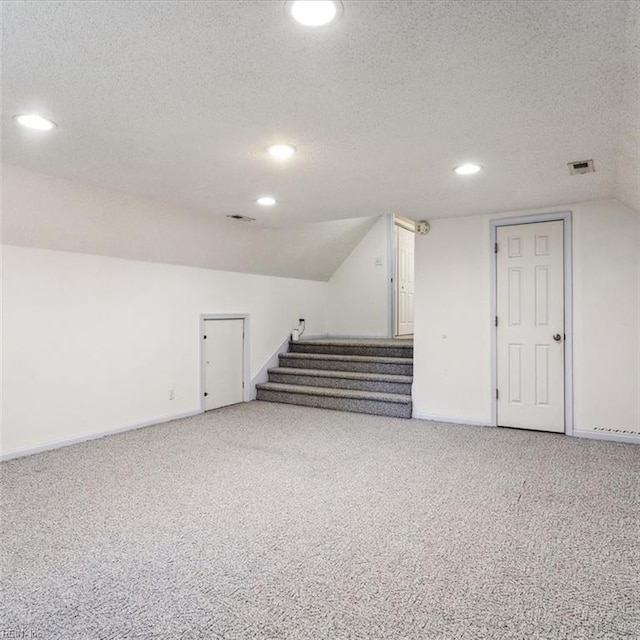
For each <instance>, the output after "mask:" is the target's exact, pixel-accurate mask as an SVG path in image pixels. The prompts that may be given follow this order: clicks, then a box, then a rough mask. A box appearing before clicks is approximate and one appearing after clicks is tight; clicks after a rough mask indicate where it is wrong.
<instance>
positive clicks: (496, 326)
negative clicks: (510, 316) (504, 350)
mask: <svg viewBox="0 0 640 640" xmlns="http://www.w3.org/2000/svg"><path fill="white" fill-rule="evenodd" d="M497 326H498V316H496V327H497Z"/></svg>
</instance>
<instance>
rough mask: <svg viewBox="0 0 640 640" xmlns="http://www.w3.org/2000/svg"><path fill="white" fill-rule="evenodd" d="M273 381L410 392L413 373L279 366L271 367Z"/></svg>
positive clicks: (334, 387) (270, 375)
mask: <svg viewBox="0 0 640 640" xmlns="http://www.w3.org/2000/svg"><path fill="white" fill-rule="evenodd" d="M269 381H270V382H277V383H280V384H293V385H299V386H309V387H311V386H318V387H329V388H333V389H354V390H361V391H377V392H381V393H399V394H404V395H410V394H411V383H412V382H413V378H412V377H411V376H402V375H393V374H380V373H361V372H356V371H332V370H325V369H296V368H290V367H277V368H274V369H269Z"/></svg>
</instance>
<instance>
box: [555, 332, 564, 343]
mask: <svg viewBox="0 0 640 640" xmlns="http://www.w3.org/2000/svg"><path fill="white" fill-rule="evenodd" d="M553 339H554V340H555V341H556V342H560V340H562V336H561V335H560V334H559V333H554V334H553Z"/></svg>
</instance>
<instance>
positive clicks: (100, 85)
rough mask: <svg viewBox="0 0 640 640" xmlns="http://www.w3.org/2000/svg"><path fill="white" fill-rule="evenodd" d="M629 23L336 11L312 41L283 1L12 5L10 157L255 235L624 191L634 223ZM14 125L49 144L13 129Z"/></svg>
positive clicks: (599, 16) (592, 5)
mask: <svg viewBox="0 0 640 640" xmlns="http://www.w3.org/2000/svg"><path fill="white" fill-rule="evenodd" d="M636 9H637V3H635V2H615V1H599V2H593V1H591V0H589V1H586V2H584V1H580V0H571V1H569V2H561V1H556V2H533V1H531V2H521V1H517V2H510V1H507V0H500V1H498V2H491V1H489V2H476V1H473V2H465V1H459V2H428V1H420V2H410V1H402V2H398V1H393V2H391V1H387V2H367V1H358V2H355V1H348V0H347V1H345V2H344V14H343V16H342V19H341V20H340V21H339V22H337V23H336V24H334V25H331V26H329V27H326V28H323V29H319V30H313V29H308V28H304V27H301V26H299V25H297V24H294V23H292V22H291V21H290V20H289V19H288V18H287V16H286V15H285V12H284V2H282V1H274V2H268V1H258V2H250V1H244V2H236V1H232V2H223V1H217V2H188V1H187V2H116V1H108V2H73V1H65V2H4V3H3V57H4V60H3V73H2V76H3V77H2V79H3V102H4V105H3V129H4V133H3V147H4V148H3V156H4V160H5V161H6V162H8V163H10V164H14V165H19V166H21V167H24V168H27V169H31V170H35V171H39V172H44V173H50V174H55V175H59V176H64V177H72V178H74V177H75V178H81V179H83V180H88V181H91V182H93V183H96V184H98V185H101V186H104V187H108V188H112V189H115V190H120V191H125V192H131V193H134V194H138V195H147V196H151V197H153V198H155V199H157V200H161V201H163V202H166V203H170V204H174V205H178V206H180V207H182V208H185V209H190V210H192V211H194V212H197V213H198V214H205V215H210V216H223V215H226V214H244V215H250V216H253V217H257V218H258V220H259V222H258V224H257V225H256V226H259V225H267V226H289V225H292V224H300V223H306V222H314V221H322V220H331V219H340V218H354V217H359V216H371V215H378V214H383V213H389V212H397V213H400V214H403V215H406V216H409V217H413V218H421V217H445V216H450V215H463V214H473V213H487V212H496V211H506V210H517V209H525V208H533V207H540V206H546V205H552V204H562V203H569V202H577V201H585V200H595V199H606V198H611V197H615V196H616V171H617V172H618V173H620V172H622V173H625V172H626V173H625V176H626V177H625V178H624V179H623V180H618V183H620V184H622V185H623V188H624V189H625V197H624V198H623V199H625V200H626V201H627V202H626V203H627V204H629V205H631V206H633V207H634V208H636V209H638V208H639V207H640V205H639V204H638V202H637V193H634V189H635V186H634V185H636V184H637V183H636V182H634V175H636V174H637V172H635V169H633V168H632V169H631V171H630V173H629V163H631V164H633V163H634V162H635V163H636V167H637V142H632V143H631V144H629V142H628V141H629V140H630V139H631V140H633V137H630V136H632V132H631V131H630V129H631V128H632V127H633V125H634V123H635V125H636V130H635V135H636V136H637V122H638V113H639V109H638V104H637V100H636V98H634V96H637V90H635V89H634V90H629V87H628V86H626V85H625V83H627V85H628V83H630V82H636V83H637V72H636V71H634V68H637V67H634V65H637V47H636V48H635V49H632V44H634V42H635V41H634V40H633V38H634V37H635V34H634V30H633V29H630V28H629V27H628V25H629V16H630V15H631V14H632V13H633V12H634V11H635V10H636ZM636 13H637V11H636ZM629 52H632V56H635V58H634V57H630V53H629ZM634 78H635V80H634ZM636 89H637V88H636ZM634 91H635V93H634ZM625 96H626V98H625ZM629 96H631V97H629ZM623 103H624V104H625V105H626V106H624V107H623ZM27 111H37V112H39V113H41V114H42V115H45V116H48V117H50V118H52V119H53V120H55V121H56V122H57V123H58V124H59V128H58V129H57V130H56V131H55V132H53V133H51V134H48V135H43V134H42V133H38V132H30V131H26V130H23V129H19V128H18V127H17V125H16V124H15V122H14V121H13V120H12V119H11V117H12V115H14V114H16V113H22V112H27ZM280 141H284V142H290V143H292V144H294V145H295V146H296V147H297V148H298V154H297V156H296V157H295V159H294V160H293V161H292V162H289V163H288V164H285V165H278V164H275V163H274V162H273V161H270V159H269V158H268V156H267V154H266V153H265V151H264V149H265V147H266V146H267V145H268V144H271V143H274V142H280ZM622 141H627V143H626V150H625V155H624V157H623V156H622V155H621V152H620V147H621V144H622ZM586 158H593V159H594V161H595V166H596V169H597V171H596V173H594V174H589V175H581V176H570V175H569V172H568V169H567V165H566V163H567V162H569V161H572V160H581V159H586ZM470 160H471V161H475V162H478V163H480V164H482V165H483V166H484V167H485V170H484V171H483V172H482V173H481V174H480V175H478V176H475V177H473V178H467V179H464V178H460V177H458V176H456V175H455V174H453V173H452V171H451V169H452V167H454V166H455V165H457V164H460V163H461V162H464V161H470ZM627 174H628V175H627ZM629 176H631V177H629ZM263 194H272V195H274V196H275V197H276V198H277V199H278V200H279V203H278V205H277V206H276V207H273V208H271V209H261V208H259V207H258V206H257V205H256V204H255V203H254V199H255V198H256V197H257V196H259V195H263ZM634 198H636V200H635V201H634V200H633V199H634Z"/></svg>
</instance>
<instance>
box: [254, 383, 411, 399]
mask: <svg viewBox="0 0 640 640" xmlns="http://www.w3.org/2000/svg"><path fill="white" fill-rule="evenodd" d="M256 389H258V391H276V392H279V393H299V394H303V395H309V396H325V397H331V398H348V399H352V400H374V401H378V402H393V403H397V404H411V396H406V395H401V394H399V393H379V392H376V391H354V390H352V389H333V388H328V387H306V386H301V385H294V384H280V383H278V382H263V383H261V384H258V385H256Z"/></svg>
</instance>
